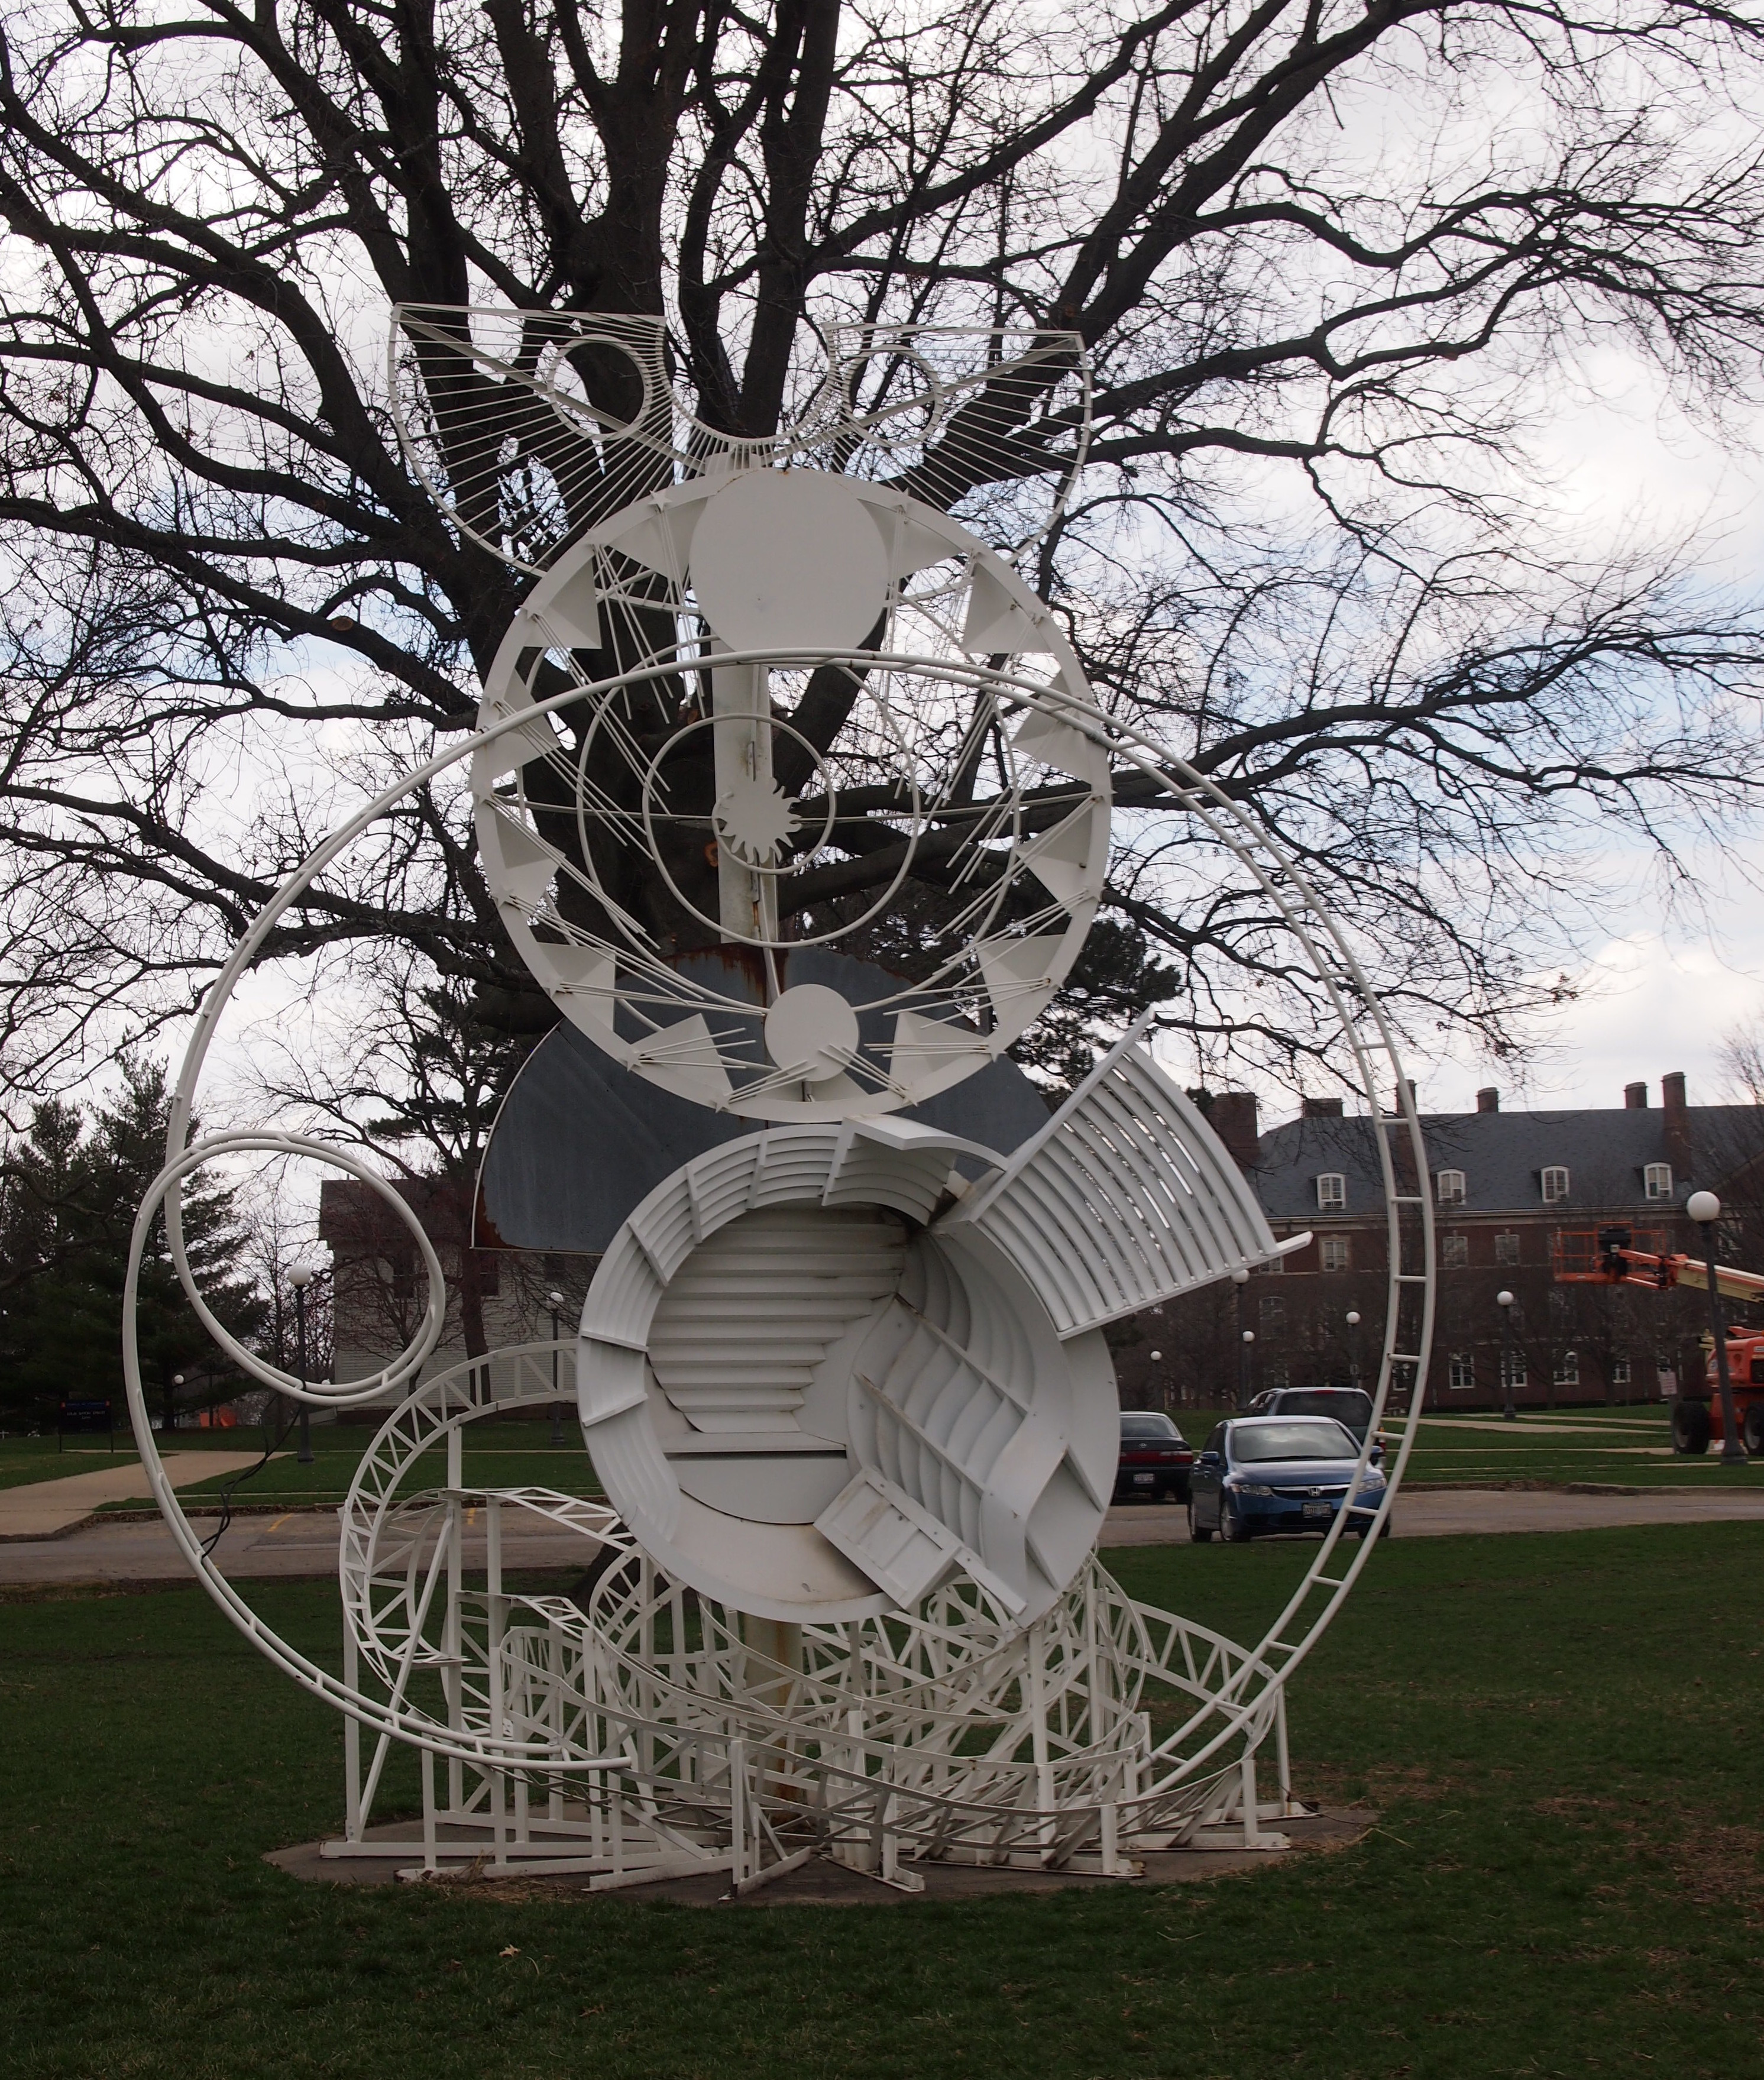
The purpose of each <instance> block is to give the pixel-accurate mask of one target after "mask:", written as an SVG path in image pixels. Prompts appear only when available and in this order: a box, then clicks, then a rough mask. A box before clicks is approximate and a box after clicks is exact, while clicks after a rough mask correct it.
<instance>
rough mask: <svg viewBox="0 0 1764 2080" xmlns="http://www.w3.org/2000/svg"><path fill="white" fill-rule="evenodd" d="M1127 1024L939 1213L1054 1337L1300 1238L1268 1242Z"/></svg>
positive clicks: (1214, 1143) (1260, 1220)
mask: <svg viewBox="0 0 1764 2080" xmlns="http://www.w3.org/2000/svg"><path fill="white" fill-rule="evenodd" d="M1139 1030H1140V1029H1139V1028H1138V1027H1135V1028H1134V1030H1133V1031H1132V1032H1130V1033H1129V1034H1128V1035H1127V1037H1126V1038H1125V1039H1124V1040H1123V1041H1122V1042H1121V1044H1120V1045H1119V1046H1117V1047H1116V1048H1115V1049H1114V1050H1112V1052H1111V1053H1110V1054H1109V1055H1108V1056H1106V1057H1105V1059H1104V1060H1103V1061H1102V1062H1101V1063H1099V1065H1098V1066H1097V1067H1096V1069H1095V1070H1094V1071H1092V1074H1091V1075H1090V1076H1088V1077H1087V1079H1086V1080H1085V1081H1084V1082H1083V1084H1080V1085H1079V1088H1078V1089H1077V1090H1076V1091H1075V1092H1074V1093H1073V1094H1072V1096H1071V1098H1070V1099H1069V1100H1068V1101H1066V1104H1065V1105H1063V1106H1062V1108H1061V1109H1060V1110H1059V1111H1058V1113H1055V1114H1054V1118H1052V1119H1051V1120H1050V1121H1049V1122H1048V1124H1047V1126H1046V1128H1045V1130H1044V1131H1043V1132H1042V1133H1041V1134H1038V1135H1037V1137H1036V1138H1035V1139H1034V1140H1033V1141H1030V1142H1027V1143H1024V1146H1023V1147H1021V1148H1020V1149H1019V1150H1018V1151H1017V1152H1016V1155H1014V1156H1013V1157H1012V1160H1011V1161H1010V1162H1009V1164H1008V1165H1007V1166H1006V1167H1005V1168H1004V1170H1003V1172H1001V1173H1000V1174H999V1176H997V1177H996V1178H995V1179H994V1180H992V1181H991V1183H990V1184H989V1185H986V1186H984V1187H983V1188H982V1189H980V1190H979V1191H978V1193H975V1194H974V1195H973V1196H972V1197H970V1198H968V1199H966V1200H964V1201H962V1204H961V1205H960V1206H957V1207H955V1208H953V1210H951V1211H950V1212H949V1214H947V1215H946V1216H945V1221H944V1222H943V1223H942V1225H944V1226H946V1227H949V1228H950V1229H951V1230H952V1231H959V1230H960V1229H961V1228H962V1227H974V1228H976V1229H978V1231H979V1232H980V1233H981V1234H983V1235H985V1236H987V1239H989V1240H990V1241H991V1242H993V1243H996V1244H997V1245H998V1247H999V1248H1000V1249H1002V1250H1003V1251H1004V1253H1005V1254H1006V1256H1008V1257H1009V1258H1010V1259H1011V1260H1012V1263H1013V1264H1016V1267H1017V1269H1018V1270H1020V1272H1021V1273H1023V1275H1024V1277H1025V1278H1027V1279H1028V1280H1029V1283H1030V1284H1031V1285H1033V1287H1034V1289H1035V1290H1036V1291H1037V1293H1038V1294H1040V1296H1041V1299H1042V1301H1043V1302H1045V1305H1046V1307H1047V1310H1048V1312H1049V1313H1050V1315H1052V1316H1053V1318H1054V1323H1055V1324H1056V1325H1057V1327H1058V1330H1059V1333H1060V1335H1061V1336H1062V1338H1064V1337H1068V1336H1079V1335H1080V1334H1082V1333H1083V1331H1085V1330H1087V1329H1096V1328H1100V1327H1102V1325H1103V1324H1104V1323H1105V1322H1112V1321H1116V1320H1118V1319H1120V1317H1121V1316H1122V1315H1131V1314H1134V1313H1137V1312H1138V1310H1139V1309H1141V1308H1142V1307H1149V1306H1153V1305H1154V1304H1155V1303H1156V1302H1159V1301H1163V1300H1168V1299H1171V1298H1174V1297H1175V1295H1176V1294H1179V1293H1186V1292H1188V1291H1189V1290H1192V1288H1193V1287H1195V1286H1197V1285H1209V1284H1210V1283H1211V1282H1212V1281H1213V1280H1214V1279H1217V1278H1224V1277H1230V1274H1231V1273H1233V1272H1234V1271H1237V1270H1239V1269H1248V1268H1250V1267H1252V1266H1254V1265H1256V1264H1263V1263H1266V1262H1267V1260H1268V1259H1270V1258H1271V1257H1274V1256H1279V1255H1281V1254H1284V1252H1288V1251H1290V1250H1293V1249H1296V1248H1300V1247H1301V1245H1302V1243H1305V1242H1306V1241H1308V1240H1309V1237H1308V1236H1297V1237H1295V1238H1293V1240H1291V1241H1289V1242H1288V1243H1284V1244H1282V1243H1276V1241H1275V1239H1274V1236H1273V1234H1272V1231H1271V1230H1270V1229H1269V1227H1268V1224H1267V1220H1266V1218H1264V1217H1263V1213H1262V1210H1261V1208H1260V1206H1259V1205H1258V1204H1257V1203H1256V1200H1255V1193H1253V1191H1252V1190H1251V1187H1250V1184H1249V1180H1248V1179H1247V1178H1246V1177H1245V1176H1244V1175H1243V1173H1242V1171H1241V1170H1240V1169H1238V1166H1237V1164H1235V1163H1234V1161H1233V1160H1232V1159H1231V1156H1230V1153H1229V1152H1228V1151H1227V1150H1226V1147H1225V1145H1224V1143H1222V1142H1221V1140H1220V1139H1219V1137H1218V1136H1217V1134H1215V1133H1214V1132H1213V1130H1212V1128H1211V1127H1209V1126H1208V1125H1207V1123H1206V1120H1205V1116H1204V1115H1203V1114H1202V1113H1201V1112H1200V1109H1199V1108H1198V1107H1197V1106H1196V1105H1194V1104H1193V1102H1192V1101H1191V1100H1190V1099H1188V1097H1185V1096H1184V1094H1183V1092H1181V1091H1179V1090H1178V1089H1177V1088H1176V1087H1175V1084H1172V1083H1171V1081H1170V1080H1169V1078H1168V1077H1167V1076H1165V1075H1164V1074H1163V1071H1162V1070H1160V1069H1159V1067H1158V1065H1157V1063H1155V1062H1154V1061H1153V1059H1151V1056H1150V1055H1149V1054H1148V1053H1147V1052H1146V1050H1145V1049H1144V1048H1143V1047H1142V1046H1139V1044H1138V1039H1139Z"/></svg>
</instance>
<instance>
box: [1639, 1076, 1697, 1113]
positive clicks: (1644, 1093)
mask: <svg viewBox="0 0 1764 2080" xmlns="http://www.w3.org/2000/svg"><path fill="white" fill-rule="evenodd" d="M1678 1102H1679V1104H1680V1105H1682V1104H1683V1103H1684V1079H1683V1077H1682V1076H1680V1077H1679V1079H1678ZM1647 1109H1648V1086H1647V1085H1646V1084H1624V1111H1625V1112H1645V1111H1646V1110H1647Z"/></svg>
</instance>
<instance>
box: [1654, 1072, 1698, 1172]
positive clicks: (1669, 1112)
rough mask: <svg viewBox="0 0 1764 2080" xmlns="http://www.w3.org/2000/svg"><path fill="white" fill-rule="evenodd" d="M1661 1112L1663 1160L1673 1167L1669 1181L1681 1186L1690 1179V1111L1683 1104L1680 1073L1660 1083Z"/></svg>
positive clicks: (1682, 1086) (1664, 1077) (1682, 1083)
mask: <svg viewBox="0 0 1764 2080" xmlns="http://www.w3.org/2000/svg"><path fill="white" fill-rule="evenodd" d="M1660 1109H1661V1111H1662V1112H1663V1113H1665V1114H1666V1160H1667V1162H1669V1163H1670V1164H1671V1165H1672V1181H1673V1183H1674V1185H1682V1184H1684V1183H1686V1182H1687V1181H1688V1180H1689V1178H1690V1176H1691V1109H1690V1107H1689V1106H1688V1105H1686V1103H1685V1097H1684V1071H1683V1070H1682V1069H1674V1071H1672V1073H1671V1075H1670V1076H1662V1077H1661V1079H1660Z"/></svg>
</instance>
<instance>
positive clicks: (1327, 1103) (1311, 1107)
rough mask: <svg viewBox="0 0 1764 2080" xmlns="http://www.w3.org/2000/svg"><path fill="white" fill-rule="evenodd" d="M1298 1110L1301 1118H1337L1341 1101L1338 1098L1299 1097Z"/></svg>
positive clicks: (1339, 1113)
mask: <svg viewBox="0 0 1764 2080" xmlns="http://www.w3.org/2000/svg"><path fill="white" fill-rule="evenodd" d="M1298 1112H1299V1118H1301V1119H1339V1118H1341V1116H1342V1101H1341V1100H1340V1099H1339V1098H1301V1099H1300V1100H1299V1101H1298Z"/></svg>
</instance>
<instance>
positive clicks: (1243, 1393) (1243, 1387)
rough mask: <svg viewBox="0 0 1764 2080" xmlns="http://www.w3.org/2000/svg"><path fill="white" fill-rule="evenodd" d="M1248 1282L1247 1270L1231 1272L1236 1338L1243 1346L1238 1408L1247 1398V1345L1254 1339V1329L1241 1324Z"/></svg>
mask: <svg viewBox="0 0 1764 2080" xmlns="http://www.w3.org/2000/svg"><path fill="white" fill-rule="evenodd" d="M1249 1282H1250V1274H1249V1273H1248V1272H1247V1271H1234V1272H1233V1273H1232V1274H1231V1283H1232V1284H1233V1285H1234V1286H1235V1287H1236V1288H1237V1294H1238V1341H1239V1343H1241V1344H1242V1345H1243V1346H1244V1348H1243V1349H1242V1352H1240V1353H1239V1355H1238V1407H1239V1408H1241V1407H1242V1406H1243V1404H1244V1403H1245V1401H1246V1400H1247V1399H1248V1398H1249V1382H1250V1353H1249V1345H1250V1344H1252V1343H1254V1342H1255V1333H1254V1331H1251V1330H1249V1329H1247V1328H1246V1327H1244V1326H1243V1302H1244V1298H1245V1294H1244V1288H1245V1287H1246V1286H1247V1285H1248V1284H1249Z"/></svg>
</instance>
